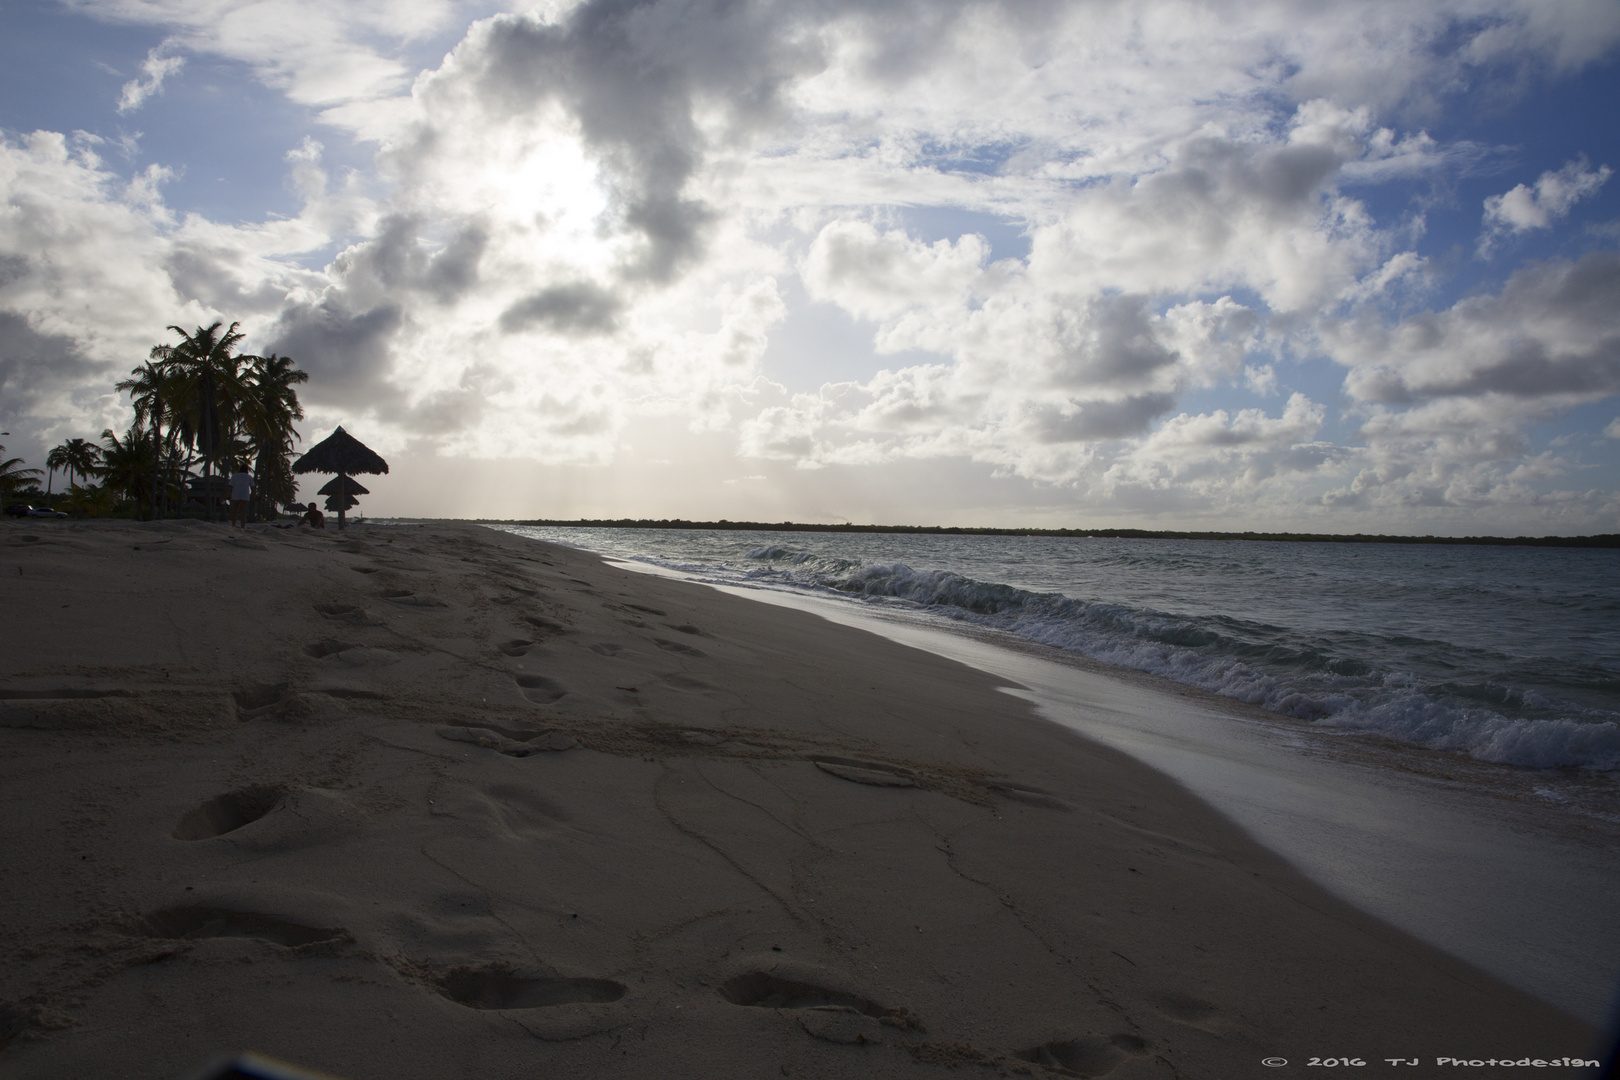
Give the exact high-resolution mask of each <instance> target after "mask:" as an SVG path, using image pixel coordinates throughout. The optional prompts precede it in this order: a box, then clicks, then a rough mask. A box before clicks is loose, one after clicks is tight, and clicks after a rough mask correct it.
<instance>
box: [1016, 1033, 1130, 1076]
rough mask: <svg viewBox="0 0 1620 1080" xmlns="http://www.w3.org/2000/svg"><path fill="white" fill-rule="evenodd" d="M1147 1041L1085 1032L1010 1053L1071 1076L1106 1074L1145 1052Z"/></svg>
mask: <svg viewBox="0 0 1620 1080" xmlns="http://www.w3.org/2000/svg"><path fill="white" fill-rule="evenodd" d="M1146 1050H1147V1043H1146V1042H1144V1041H1143V1040H1142V1039H1139V1038H1137V1037H1136V1036H1135V1035H1087V1036H1086V1037H1085V1038H1083V1039H1069V1040H1066V1041H1058V1042H1049V1043H1043V1044H1042V1045H1040V1046H1036V1047H1032V1048H1030V1049H1028V1050H1020V1051H1018V1052H1017V1054H1015V1055H1014V1056H1016V1057H1019V1058H1022V1059H1023V1060H1024V1061H1028V1062H1031V1063H1032V1064H1035V1065H1044V1066H1046V1067H1047V1068H1048V1069H1058V1070H1061V1071H1063V1072H1066V1073H1069V1074H1071V1075H1074V1076H1083V1077H1094V1076H1107V1075H1108V1074H1109V1073H1111V1072H1113V1071H1114V1070H1115V1069H1117V1068H1119V1067H1120V1066H1121V1065H1123V1064H1125V1062H1127V1061H1129V1060H1130V1059H1131V1058H1133V1057H1137V1056H1139V1055H1141V1054H1142V1053H1144V1052H1146Z"/></svg>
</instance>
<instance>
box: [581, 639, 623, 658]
mask: <svg viewBox="0 0 1620 1080" xmlns="http://www.w3.org/2000/svg"><path fill="white" fill-rule="evenodd" d="M589 648H590V650H591V652H593V653H595V654H596V655H598V656H618V655H619V654H620V653H622V652H624V646H623V645H618V644H615V643H614V642H611V641H599V642H597V643H596V644H595V645H592V646H590V647H589Z"/></svg>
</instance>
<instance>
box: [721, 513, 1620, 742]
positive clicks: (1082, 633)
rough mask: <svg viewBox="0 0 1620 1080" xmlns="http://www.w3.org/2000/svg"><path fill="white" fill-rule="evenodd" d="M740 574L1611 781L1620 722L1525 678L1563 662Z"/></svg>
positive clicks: (922, 573)
mask: <svg viewBox="0 0 1620 1080" xmlns="http://www.w3.org/2000/svg"><path fill="white" fill-rule="evenodd" d="M693 568H694V569H695V567H693ZM736 569H737V570H739V571H740V576H742V577H744V578H745V579H748V580H751V581H753V582H756V583H758V584H771V585H776V586H780V587H789V588H800V589H811V590H816V591H826V592H833V593H837V594H839V595H841V596H844V597H848V598H853V599H857V600H861V601H865V602H868V603H874V604H891V605H904V606H906V607H910V608H917V609H922V610H925V611H927V612H928V613H930V614H933V615H936V616H941V617H944V618H947V619H951V620H955V621H959V622H965V623H972V624H975V625H978V626H984V627H989V628H992V629H996V630H1000V631H1004V632H1007V633H1010V634H1015V635H1017V636H1018V637H1021V638H1024V639H1027V640H1029V641H1034V642H1039V643H1041V644H1044V645H1049V646H1053V647H1056V648H1059V649H1064V650H1067V651H1070V652H1074V653H1078V654H1080V655H1082V656H1085V657H1088V658H1090V659H1093V660H1097V661H1100V662H1103V663H1107V664H1114V665H1117V666H1120V667H1125V668H1132V669H1135V670H1138V671H1145V672H1150V673H1152V674H1155V675H1160V676H1164V677H1166V678H1169V679H1173V680H1175V681H1177V682H1181V683H1185V684H1188V685H1191V686H1196V687H1200V688H1202V689H1205V690H1210V691H1213V692H1215V693H1217V694H1221V695H1223V696H1225V697H1228V698H1233V699H1235V700H1238V701H1242V702H1246V703H1248V704H1251V705H1256V706H1259V707H1261V708H1264V709H1269V710H1271V711H1273V712H1277V713H1281V714H1283V715H1286V716H1291V717H1295V718H1298V719H1301V720H1307V721H1311V722H1314V723H1318V724H1322V725H1325V726H1333V727H1339V728H1344V729H1351V730H1357V731H1364V732H1370V733H1376V734H1379V735H1382V736H1385V737H1388V738H1393V739H1398V740H1401V741H1403V742H1407V743H1411V744H1415V745H1418V746H1424V747H1428V748H1431V749H1436V750H1457V751H1464V752H1466V753H1468V754H1470V755H1472V756H1473V757H1475V758H1478V759H1480V760H1483V761H1490V762H1497V763H1502V764H1511V765H1520V766H1528V767H1533V768H1559V767H1580V768H1585V769H1594V770H1615V769H1620V714H1617V713H1616V712H1615V711H1613V710H1610V709H1606V708H1602V707H1597V706H1594V705H1583V704H1579V703H1576V702H1575V701H1573V700H1570V699H1567V698H1565V697H1564V696H1563V695H1556V694H1549V693H1547V692H1545V691H1543V690H1537V689H1533V688H1530V687H1529V686H1527V685H1526V684H1527V683H1534V682H1536V681H1537V678H1536V677H1534V676H1536V675H1539V674H1541V672H1539V671H1534V672H1533V671H1532V669H1534V668H1544V667H1545V666H1546V665H1547V664H1549V663H1557V664H1564V665H1565V666H1566V667H1568V666H1570V665H1569V664H1568V662H1565V661H1556V660H1550V659H1549V658H1528V659H1527V658H1524V657H1513V656H1507V655H1497V656H1492V655H1488V654H1482V653H1481V652H1480V650H1478V649H1473V650H1468V649H1463V648H1462V647H1460V646H1458V645H1457V644H1455V643H1453V642H1450V641H1447V640H1445V639H1443V638H1442V637H1441V636H1440V635H1439V634H1436V633H1432V632H1431V634H1430V635H1429V636H1424V635H1421V634H1389V633H1385V634H1382V635H1380V634H1377V633H1364V634H1348V633H1339V634H1323V633H1305V632H1302V631H1298V630H1293V629H1290V628H1289V627H1286V626H1281V625H1275V624H1272V623H1268V622H1266V621H1262V620H1258V619H1245V618H1239V617H1236V616H1231V615H1201V616H1199V615H1176V614H1170V613H1166V612H1163V611H1157V610H1153V609H1151V608H1146V607H1132V606H1127V605H1123V604H1118V603H1106V602H1100V601H1087V600H1080V599H1075V598H1073V597H1070V596H1066V595H1064V594H1062V593H1059V592H1036V591H1030V590H1026V589H1021V588H1018V587H1016V586H1013V585H1007V584H1002V583H998V582H994V581H980V580H977V579H975V578H972V577H968V576H964V575H962V574H958V573H955V572H952V571H949V570H917V569H913V568H912V567H910V566H907V565H906V564H904V563H900V562H890V563H878V562H866V561H862V560H860V559H857V558H846V557H837V556H828V555H826V554H818V553H814V552H809V551H803V550H798V549H795V548H793V547H790V546H786V545H781V544H774V545H767V546H762V547H756V548H754V549H752V550H750V551H748V553H747V557H746V560H745V562H744V563H743V565H740V566H738V567H736ZM1464 653H1466V654H1467V655H1466V656H1464V655H1461V654H1464ZM1577 666H1578V665H1577ZM1487 670H1494V675H1493V676H1485V675H1482V674H1481V672H1485V671H1487ZM1470 672H1472V674H1470ZM1516 673H1519V674H1523V675H1525V676H1526V678H1524V679H1520V678H1515V674H1516ZM1569 677H1570V678H1571V679H1572V680H1573V681H1574V682H1576V683H1578V684H1579V685H1580V686H1581V687H1582V688H1583V689H1585V690H1588V691H1593V692H1596V693H1598V694H1600V695H1601V696H1605V697H1607V698H1608V699H1609V700H1613V699H1614V698H1615V696H1616V694H1617V693H1620V676H1617V675H1616V673H1615V672H1613V671H1611V670H1608V669H1606V668H1603V667H1598V668H1593V669H1591V670H1582V671H1574V672H1570V673H1569ZM1589 696H1590V695H1589Z"/></svg>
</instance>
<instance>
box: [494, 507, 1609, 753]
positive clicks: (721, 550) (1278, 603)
mask: <svg viewBox="0 0 1620 1080" xmlns="http://www.w3.org/2000/svg"><path fill="white" fill-rule="evenodd" d="M507 528H509V530H510V531H512V532H515V533H517V534H519V535H523V536H530V537H533V538H536V539H542V540H550V541H554V542H558V543H563V544H568V545H570V546H573V547H579V548H584V549H587V550H590V551H594V552H598V553H600V554H604V555H608V556H611V557H613V558H616V559H620V560H626V561H629V562H639V563H647V564H652V565H653V566H657V567H661V568H664V569H667V570H674V571H678V572H680V573H681V574H683V575H684V576H687V577H690V578H692V579H694V580H698V581H705V582H710V583H713V584H723V585H731V586H742V587H746V588H752V589H765V590H774V591H780V592H788V593H800V594H813V595H816V596H820V597H827V598H834V599H837V600H839V601H842V602H845V603H848V604H851V605H861V606H864V607H865V608H867V609H868V610H871V609H885V610H891V611H892V610H897V609H898V610H904V611H906V612H908V613H910V614H913V615H915V616H917V617H920V618H923V619H925V620H928V621H931V622H933V623H934V624H936V625H938V626H940V627H944V628H952V627H956V628H959V629H969V628H971V629H972V630H974V631H978V632H979V633H980V634H981V636H982V634H983V632H986V631H988V632H990V633H991V634H992V635H1003V634H1004V635H1010V636H1011V637H1013V638H1018V639H1023V640H1025V641H1030V642H1037V643H1040V644H1042V645H1046V646H1051V647H1053V648H1056V649H1059V650H1063V651H1065V652H1069V653H1075V654H1079V655H1081V656H1084V657H1086V658H1088V659H1090V660H1093V661H1098V662H1101V663H1104V664H1110V665H1115V666H1118V667H1122V668H1128V669H1134V670H1136V671H1143V672H1149V673H1152V674H1154V675H1158V676H1163V677H1165V678H1168V679H1172V680H1174V681H1176V682H1180V683H1184V684H1187V685H1190V686H1195V687H1199V688H1201V689H1204V690H1209V691H1213V692H1214V693H1217V694H1220V695H1222V696H1225V697H1228V698H1232V699H1234V700H1236V701H1241V702H1244V703H1247V704H1249V705H1254V706H1258V707H1260V708H1262V709H1266V710H1269V711H1271V712H1273V713H1276V714H1279V715H1280V716H1286V717H1290V718H1293V719H1295V720H1299V721H1305V722H1307V723H1309V724H1310V725H1312V726H1313V727H1317V728H1323V729H1336V730H1340V731H1344V732H1361V733H1366V734H1369V735H1376V736H1381V737H1383V739H1385V740H1394V741H1396V742H1397V743H1403V744H1408V745H1413V746H1419V747H1424V748H1427V749H1430V750H1442V751H1454V752H1458V753H1461V754H1466V755H1468V756H1470V757H1472V758H1475V759H1478V760H1480V761H1484V762H1492V763H1496V764H1500V765H1509V766H1520V767H1526V768H1532V769H1577V770H1587V771H1591V772H1612V771H1615V770H1620V551H1616V550H1609V549H1571V548H1527V547H1481V546H1472V545H1427V544H1424V545H1418V544H1353V543H1280V542H1265V541H1225V540H1149V539H1093V538H1068V537H1043V536H941V535H912V534H883V533H802V532H731V531H707V530H675V529H667V530H666V529H579V528H538V527H530V526H509V527H507Z"/></svg>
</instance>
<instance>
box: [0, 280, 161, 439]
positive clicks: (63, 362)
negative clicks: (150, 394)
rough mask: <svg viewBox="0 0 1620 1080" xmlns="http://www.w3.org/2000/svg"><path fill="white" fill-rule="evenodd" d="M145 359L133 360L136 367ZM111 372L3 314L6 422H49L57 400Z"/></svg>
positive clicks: (1, 381)
mask: <svg viewBox="0 0 1620 1080" xmlns="http://www.w3.org/2000/svg"><path fill="white" fill-rule="evenodd" d="M0 273H4V270H3V269H0ZM143 359H145V357H135V358H133V359H132V360H131V361H130V366H131V367H134V366H135V365H136V364H138V363H139V362H140V361H141V360H143ZM112 370H116V369H112ZM108 373H109V368H108V366H107V365H105V364H96V363H92V362H90V361H88V360H86V359H84V356H83V354H82V353H81V352H80V351H79V348H78V346H77V345H76V344H75V343H74V342H73V341H72V340H71V339H69V338H66V337H59V336H56V335H53V334H41V333H39V332H37V331H36V330H34V329H33V327H31V326H29V325H28V320H26V319H24V318H23V317H22V316H20V315H14V314H12V313H11V312H7V311H0V419H3V420H4V421H5V422H6V423H7V424H10V423H11V421H10V420H9V419H7V418H10V417H20V416H30V417H33V418H34V419H35V421H36V422H37V421H38V420H39V419H42V418H45V417H48V416H49V415H50V410H49V408H48V405H47V402H48V400H49V399H50V398H51V397H52V396H54V395H57V394H60V393H63V392H65V391H69V390H71V389H72V388H74V387H77V386H82V385H84V384H85V383H86V382H87V381H89V380H91V379H99V378H105V377H106V375H107V374H108ZM118 374H119V376H120V377H122V374H123V373H122V372H119V373H118ZM11 430H13V431H15V430H16V428H12V429H11ZM13 456H14V455H13Z"/></svg>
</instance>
